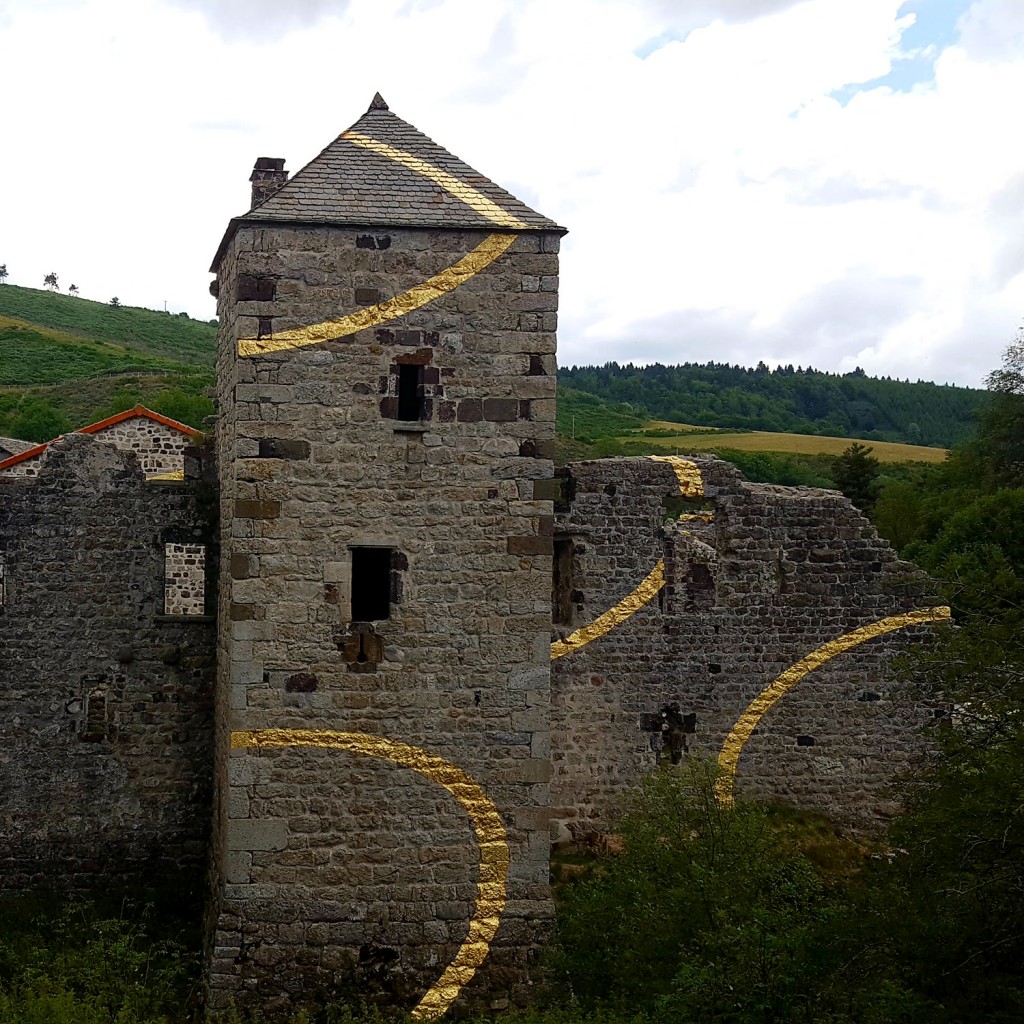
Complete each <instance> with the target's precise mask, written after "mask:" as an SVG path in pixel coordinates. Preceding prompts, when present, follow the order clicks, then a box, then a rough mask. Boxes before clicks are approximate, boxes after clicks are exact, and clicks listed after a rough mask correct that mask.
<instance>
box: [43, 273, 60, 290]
mask: <svg viewBox="0 0 1024 1024" xmlns="http://www.w3.org/2000/svg"><path fill="white" fill-rule="evenodd" d="M43 284H45V285H46V287H47V288H49V289H50V291H51V292H59V291H60V285H59V284H57V275H56V273H54V271H52V270H51V271H50V272H49V273H48V274H47V275H46V277H44V278H43Z"/></svg>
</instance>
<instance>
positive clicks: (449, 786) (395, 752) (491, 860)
mask: <svg viewBox="0 0 1024 1024" xmlns="http://www.w3.org/2000/svg"><path fill="white" fill-rule="evenodd" d="M271 747H321V748H326V749H332V750H347V751H349V752H350V753H353V754H364V755H366V756H367V757H379V758H381V759H382V760H384V761H390V762H392V763H393V764H397V765H401V766H402V767H403V768H410V769H412V771H414V772H418V773H419V774H420V775H422V776H424V777H425V778H427V779H430V781H431V782H436V783H437V784H438V785H439V786H442V787H443V788H444V789H446V790H448V792H449V793H451V795H452V796H453V797H455V799H456V800H457V801H458V802H459V804H460V805H461V807H462V809H463V810H464V811H465V812H466V814H467V815H468V816H469V820H470V821H471V822H472V824H473V830H474V831H475V832H476V837H477V845H478V847H479V849H480V877H479V881H478V882H477V897H476V905H475V907H474V908H473V917H472V918H471V919H470V922H469V934H468V935H467V936H466V938H465V940H464V941H463V943H462V945H461V946H460V947H459V950H458V952H457V953H456V954H455V959H453V960H452V962H451V963H450V964H449V965H448V966H447V967H446V968H445V969H444V972H443V973H442V975H441V977H440V978H438V980H437V981H436V982H434V984H433V985H431V986H430V988H429V990H428V991H427V993H426V995H424V996H423V998H422V999H421V1000H420V1001H419V1002H418V1003H417V1004H416V1007H415V1009H414V1010H413V1011H412V1016H413V1017H415V1018H417V1019H419V1020H435V1019H436V1018H438V1017H440V1016H442V1015H443V1014H444V1013H445V1012H446V1011H447V1010H448V1008H449V1007H450V1006H451V1005H452V1003H454V1002H455V1000H456V999H457V998H458V995H459V992H460V991H462V987H463V986H464V985H465V984H466V983H467V982H468V981H469V980H470V979H471V978H472V977H473V975H474V974H476V972H477V969H478V968H479V967H480V965H481V964H482V963H483V962H484V960H485V959H486V957H487V953H488V951H489V950H490V946H491V940H492V939H493V938H494V935H495V933H496V932H497V930H498V923H499V922H500V920H501V914H502V912H503V911H504V909H505V899H506V884H505V882H506V878H507V877H508V866H509V848H508V839H507V836H506V833H505V825H504V823H503V822H502V820H501V815H500V814H499V813H498V809H497V808H496V807H495V806H494V804H493V803H492V802H491V801H490V800H489V799H488V797H487V794H486V793H484V791H483V790H482V789H481V788H480V787H479V786H478V785H477V784H476V783H475V782H474V781H473V779H472V778H470V776H469V775H467V774H466V773H465V772H464V771H463V770H462V769H461V768H459V767H458V765H455V764H452V762H451V761H446V760H445V759H444V758H443V757H439V756H438V755H437V754H432V753H430V752H429V751H427V750H421V749H420V748H419V747H412V746H409V745H408V744H407V743H398V742H397V741H395V740H389V739H385V738H384V737H383V736H368V735H366V734H365V733H358V732H331V731H329V730H319V729H262V730H259V731H256V732H233V733H232V734H231V749H232V750H244V749H248V748H254V749H255V750H256V752H257V753H259V751H260V750H261V749H264V748H271Z"/></svg>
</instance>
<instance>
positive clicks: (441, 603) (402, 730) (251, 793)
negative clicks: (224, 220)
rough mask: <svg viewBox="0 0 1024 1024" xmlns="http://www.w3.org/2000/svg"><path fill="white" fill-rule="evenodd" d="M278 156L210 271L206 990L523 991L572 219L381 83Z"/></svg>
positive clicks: (534, 874) (260, 1001)
mask: <svg viewBox="0 0 1024 1024" xmlns="http://www.w3.org/2000/svg"><path fill="white" fill-rule="evenodd" d="M282 167H283V163H282V162H280V161H277V160H267V159H266V158H261V161H260V162H259V163H258V165H257V169H256V171H254V202H258V205H254V208H253V209H252V210H250V212H249V213H247V214H245V215H243V216H241V217H237V218H235V219H233V220H232V221H231V223H230V225H229V227H228V230H227V232H226V234H225V236H224V240H223V242H222V243H221V246H220V248H219V250H218V252H217V255H216V258H215V260H214V263H213V267H212V270H213V272H214V273H215V274H216V275H217V280H216V282H215V284H214V291H215V292H216V293H217V294H218V314H219V317H220V335H219V356H218V395H219V407H220V416H219V424H218V437H217V446H218V452H219V459H220V483H221V502H222V523H223V524H224V528H223V535H224V536H223V571H222V573H221V581H222V582H221V589H220V608H219V623H220V625H219V653H218V662H219V679H218V702H217V745H218V761H217V773H216V775H217V779H216V781H217V787H216V789H217V797H216V808H215V822H214V841H213V847H214V850H213V868H212V875H213V894H214V898H213V904H212V908H211V915H210V917H211V922H210V931H211V939H212V941H211V944H210V961H209V976H208V986H209V993H210V1001H211V1006H212V1007H213V1008H219V1007H223V1006H225V1005H226V1004H227V1003H228V1001H229V999H230V998H234V1000H235V1002H236V1003H238V1004H239V1005H248V1004H257V1005H259V1006H260V1007H262V1008H263V1009H270V1010H273V1009H274V1008H276V1007H279V1006H280V1007H284V1006H286V1005H289V1004H295V1003H297V1002H301V1001H302V999H303V998H311V997H315V996H316V995H317V994H318V993H319V992H330V991H332V990H338V989H344V988H346V987H349V986H354V987H356V988H357V989H358V991H360V992H362V993H363V994H367V993H370V992H373V991H379V992H381V993H382V998H386V999H389V1000H391V1001H392V1002H394V1003H397V1004H399V1005H404V1006H407V1007H415V1008H416V1013H417V1015H419V1016H421V1017H426V1018H429V1017H431V1016H435V1015H437V1014H439V1013H441V1012H443V1011H444V1010H445V1009H446V1008H447V1006H448V1005H450V1004H451V1003H452V1002H453V1001H454V1000H456V999H459V1000H461V1001H464V1002H467V1001H468V1002H470V1003H473V1002H482V1001H485V1002H486V1003H487V1004H488V1005H493V1006H502V1005H505V1001H506V1000H512V1001H513V1002H515V1001H518V1000H521V999H522V998H523V997H524V996H525V993H526V985H527V984H528V971H527V968H528V966H529V962H530V951H531V949H533V948H534V947H535V945H536V942H537V940H538V938H539V936H540V933H542V932H543V930H544V928H545V925H546V921H547V919H548V918H549V916H550V899H549V892H548V885H547V875H548V845H549V838H548V811H547V807H548V780H549V774H550V762H549V750H548V742H549V739H548V729H549V682H550V649H549V644H550V623H551V609H550V598H551V569H552V565H551V551H552V539H551V536H552V505H551V502H550V501H549V500H542V499H541V498H540V497H539V496H538V495H539V492H540V490H541V488H537V489H536V491H535V483H536V481H538V480H545V479H549V478H550V477H551V476H552V463H551V461H550V459H551V446H552V443H553V440H554V436H555V320H556V312H555V310H556V307H557V287H558V256H557V253H558V246H559V238H560V236H561V235H562V234H563V233H564V229H563V228H560V227H558V226H557V225H556V224H554V223H553V222H552V221H550V220H548V219H547V218H545V217H542V216H540V215H539V214H537V213H535V212H534V211H533V210H531V209H529V208H528V207H526V206H525V205H524V204H523V203H521V202H519V201H518V200H517V199H515V198H514V197H513V196H511V195H510V194H509V193H507V192H505V191H504V190H502V189H500V188H499V187H497V186H496V185H494V184H493V183H492V182H490V181H489V180H488V179H487V178H485V177H484V176H482V175H481V174H479V173H478V172H476V171H474V170H473V169H472V168H470V167H468V166H467V165H466V164H464V163H463V162H462V161H460V160H458V159H457V158H455V157H454V156H452V155H451V154H450V153H448V152H447V151H446V150H444V149H443V148H442V147H440V146H438V145H437V144H436V143H434V142H433V141H431V140H430V139H428V138H427V137H426V136H424V135H423V134H421V133H420V132H419V131H417V130H416V129H415V128H413V127H412V126H411V125H409V124H407V123H406V122H404V121H402V120H400V119H399V118H398V117H396V116H395V115H394V114H392V113H391V112H390V111H389V110H388V107H387V105H386V104H385V103H384V101H383V100H381V98H380V97H379V96H377V97H375V99H374V102H373V104H372V106H371V107H370V109H369V110H368V111H367V113H366V114H365V115H364V116H363V117H361V118H360V119H359V120H358V121H357V122H356V123H355V124H354V125H353V126H352V128H350V129H349V130H348V131H346V132H344V133H342V134H341V135H340V136H339V137H338V138H337V139H335V140H334V141H333V142H331V144H330V145H329V146H327V148H326V149H324V150H323V152H322V153H320V155H319V156H317V157H316V158H315V159H314V160H313V161H312V162H310V163H309V164H308V165H307V166H305V167H304V168H303V169H302V170H300V171H299V172H298V173H296V174H295V175H294V177H292V178H291V179H290V180H285V179H286V172H284V171H283V170H282V169H281V168H282ZM257 171H259V173H257ZM269 172H273V173H269ZM268 178H269V179H270V180H269V181H268V180H266V179H268ZM257 192H258V193H259V194H258V195H256V193H257Z"/></svg>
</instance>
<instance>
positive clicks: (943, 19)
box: [831, 0, 973, 107]
mask: <svg viewBox="0 0 1024 1024" xmlns="http://www.w3.org/2000/svg"><path fill="white" fill-rule="evenodd" d="M972 2H973V0H906V2H905V3H903V4H901V5H900V9H899V15H900V17H903V16H904V15H907V14H913V15H914V24H913V25H911V26H910V27H909V28H907V29H904V31H903V36H902V38H901V39H900V56H899V57H898V58H897V59H896V60H895V61H893V65H892V68H891V69H890V70H889V73H888V74H886V75H882V76H881V77H879V78H872V79H871V80H870V81H867V82H849V83H847V84H846V85H844V86H843V87H842V88H841V89H836V90H834V91H833V92H832V93H831V95H832V97H833V98H834V99H836V100H838V101H839V103H840V104H841V105H842V106H844V107H845V106H846V104H847V103H849V102H850V100H851V99H852V98H853V97H854V96H855V95H856V94H857V93H859V92H868V91H869V90H871V89H878V88H880V87H886V88H889V89H892V90H893V92H910V90H911V89H912V88H913V87H914V86H915V85H921V84H923V83H925V82H930V81H931V80H932V79H933V78H934V77H935V60H936V58H937V57H938V56H939V54H940V53H941V52H942V51H943V50H944V49H946V47H948V46H951V45H952V44H953V43H955V42H956V41H957V39H958V38H959V34H958V32H957V28H956V25H957V22H958V21H959V20H960V17H961V15H962V14H963V13H964V12H965V11H966V10H967V8H968V7H970V6H971V3H972Z"/></svg>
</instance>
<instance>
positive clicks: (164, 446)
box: [0, 416, 193, 479]
mask: <svg viewBox="0 0 1024 1024" xmlns="http://www.w3.org/2000/svg"><path fill="white" fill-rule="evenodd" d="M89 436H91V437H95V438H96V440H97V441H102V442H103V443H104V444H112V445H114V446H115V447H117V448H120V449H121V450H122V451H126V452H134V453H135V454H136V455H137V456H138V458H139V462H140V464H141V465H142V471H143V472H144V473H145V474H146V476H147V477H154V476H164V475H168V474H180V473H181V472H182V471H183V467H184V465H185V449H186V448H188V447H189V445H191V444H192V443H193V442H192V438H190V437H189V436H188V435H187V434H183V433H182V432H181V431H180V430H175V429H174V428H173V427H168V426H166V425H165V424H163V423H158V422H157V421H156V420H151V419H150V418H149V417H148V416H133V417H132V418H131V419H127V420H122V421H121V422H120V423H114V424H111V426H109V427H104V428H103V429H102V430H98V431H96V433H95V434H91V435H89ZM48 453H49V448H47V449H44V450H43V451H42V452H40V453H39V454H38V455H35V456H33V457H32V458H31V459H24V460H23V461H21V462H17V463H15V464H14V465H13V466H8V467H7V468H6V469H4V470H2V471H0V479H7V478H8V477H21V478H25V477H35V476H38V475H39V473H40V472H41V470H42V468H43V466H44V465H45V464H46V458H47V455H48Z"/></svg>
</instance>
